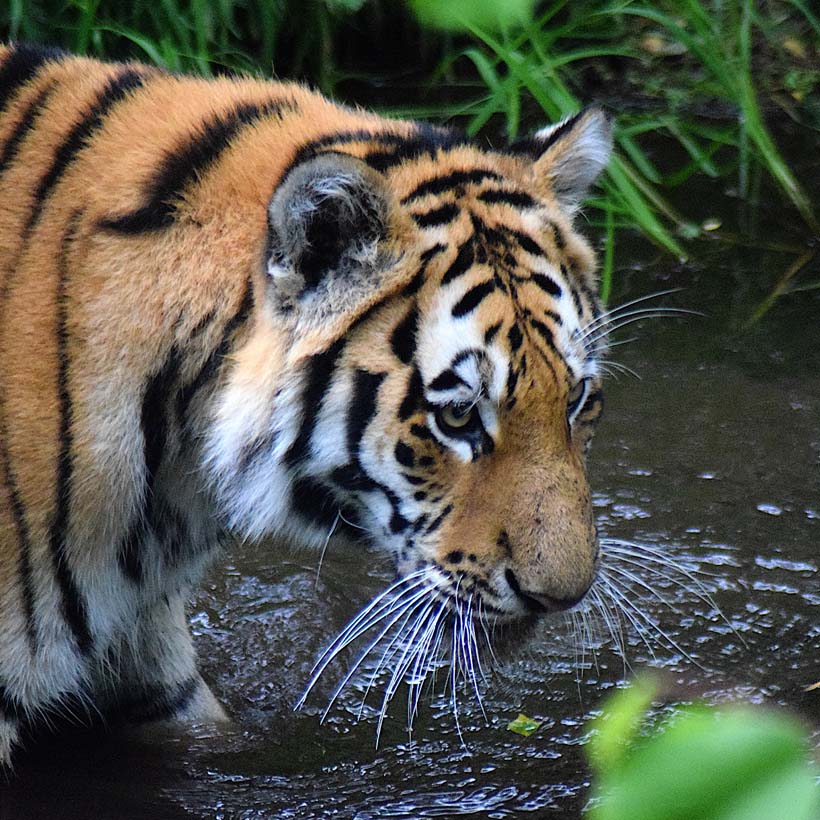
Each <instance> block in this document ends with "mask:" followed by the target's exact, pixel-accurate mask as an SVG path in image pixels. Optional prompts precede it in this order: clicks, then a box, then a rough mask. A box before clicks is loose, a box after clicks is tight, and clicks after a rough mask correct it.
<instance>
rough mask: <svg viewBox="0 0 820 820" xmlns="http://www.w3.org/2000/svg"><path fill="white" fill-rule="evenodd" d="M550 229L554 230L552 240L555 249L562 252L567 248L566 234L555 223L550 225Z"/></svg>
mask: <svg viewBox="0 0 820 820" xmlns="http://www.w3.org/2000/svg"><path fill="white" fill-rule="evenodd" d="M549 226H550V228H551V229H552V240H553V242H555V247H556V248H557V249H558V250H559V251H562V250H564V248H565V247H566V246H567V240H566V239H564V234H563V233H562V232H561V229H560V228H559V227H558V226H557V225H556V224H555V223H554V222H550V223H549Z"/></svg>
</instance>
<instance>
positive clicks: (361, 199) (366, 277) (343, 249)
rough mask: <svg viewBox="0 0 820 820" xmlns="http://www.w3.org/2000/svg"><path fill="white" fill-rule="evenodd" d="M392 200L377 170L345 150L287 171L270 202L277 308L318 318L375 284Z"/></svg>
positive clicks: (385, 257) (270, 268)
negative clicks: (345, 152)
mask: <svg viewBox="0 0 820 820" xmlns="http://www.w3.org/2000/svg"><path fill="white" fill-rule="evenodd" d="M391 210H392V199H391V196H390V194H389V192H388V190H387V187H386V185H385V183H384V180H383V179H382V178H381V177H380V176H379V174H378V173H377V172H375V171H373V170H372V169H371V168H369V167H368V166H367V165H365V164H364V163H363V162H362V161H361V160H358V159H356V158H354V157H351V156H348V155H346V154H339V153H332V152H329V153H324V154H320V155H319V156H317V157H314V158H313V159H310V160H307V161H306V162H303V163H301V164H300V165H298V166H297V167H296V168H295V169H294V170H292V171H291V172H290V173H289V174H288V175H287V177H286V178H285V180H284V181H283V182H282V184H281V185H280V186H279V188H278V189H277V190H276V193H275V194H274V195H273V198H272V199H271V202H270V205H269V207H268V255H267V260H266V264H267V272H268V274H269V275H270V277H271V281H272V283H273V287H274V291H275V296H276V301H277V303H278V307H279V308H280V309H282V310H283V311H284V312H292V311H295V312H296V313H297V315H299V317H300V318H307V319H314V320H316V321H321V320H322V319H323V318H328V317H329V316H330V315H331V314H335V313H342V312H344V311H345V310H349V309H350V308H352V307H354V306H355V304H356V302H358V301H361V300H362V299H364V298H366V297H367V296H368V295H369V294H370V293H372V292H373V291H374V290H376V289H377V288H378V287H379V285H380V272H382V271H384V270H385V269H386V268H388V267H390V265H391V264H392V262H393V261H394V260H393V259H392V255H391V254H390V253H389V251H388V250H387V242H386V240H387V239H388V233H389V224H390V214H391Z"/></svg>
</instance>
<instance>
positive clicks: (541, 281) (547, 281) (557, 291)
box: [530, 273, 563, 299]
mask: <svg viewBox="0 0 820 820" xmlns="http://www.w3.org/2000/svg"><path fill="white" fill-rule="evenodd" d="M530 278H531V279H532V281H533V282H535V284H536V285H538V287H539V288H541V290H543V291H545V292H546V293H548V294H549V295H550V296H554V297H555V298H556V299H557V298H558V297H560V296H561V294H562V293H563V291H562V290H561V286H560V285H559V284H558V283H557V282H556V281H555V280H554V279H552V278H551V277H549V276H547V275H546V274H543V273H533V274H532V276H531V277H530Z"/></svg>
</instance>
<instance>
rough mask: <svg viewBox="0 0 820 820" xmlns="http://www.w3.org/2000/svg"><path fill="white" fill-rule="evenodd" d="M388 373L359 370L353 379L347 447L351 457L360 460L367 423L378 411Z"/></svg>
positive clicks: (348, 417)
mask: <svg viewBox="0 0 820 820" xmlns="http://www.w3.org/2000/svg"><path fill="white" fill-rule="evenodd" d="M386 376H387V374H386V373H371V372H369V371H367V370H357V371H356V376H355V378H354V380H353V395H352V397H351V399H350V410H349V413H348V416H347V449H348V452H349V454H350V458H352V459H355V460H356V461H357V462H358V460H359V445H360V444H361V440H362V437H363V436H364V432H365V430H366V429H367V425H368V424H370V422H371V420H372V419H373V416H374V415H375V413H376V398H377V396H378V392H379V387H380V386H381V383H382V382H383V381H384V379H385V377H386Z"/></svg>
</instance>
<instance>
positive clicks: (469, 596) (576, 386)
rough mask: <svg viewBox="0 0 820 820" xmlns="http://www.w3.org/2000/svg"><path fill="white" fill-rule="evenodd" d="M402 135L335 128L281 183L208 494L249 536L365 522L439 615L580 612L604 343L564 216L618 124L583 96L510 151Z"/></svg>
mask: <svg viewBox="0 0 820 820" xmlns="http://www.w3.org/2000/svg"><path fill="white" fill-rule="evenodd" d="M388 136H390V135H388ZM410 141H411V137H408V136H407V135H393V136H391V138H390V139H388V138H387V137H386V136H384V135H383V134H382V135H377V136H366V135H358V136H357V137H356V138H355V139H353V138H351V139H344V140H342V139H341V138H340V139H339V140H338V142H337V143H334V141H333V140H332V139H328V140H325V141H324V142H323V143H322V144H321V145H320V146H319V148H317V150H315V151H314V152H313V153H311V154H309V155H305V156H302V157H300V158H299V161H298V162H294V164H293V165H292V166H291V167H290V168H289V170H288V172H287V173H286V174H285V175H284V178H283V179H282V180H281V182H280V183H279V185H278V186H277V188H276V191H275V192H274V194H273V196H272V199H271V201H270V204H269V207H268V237H267V245H266V249H265V256H264V260H263V264H262V265H261V266H260V272H259V275H258V282H257V293H258V294H259V296H258V298H257V300H256V301H257V314H258V315H257V316H256V319H255V324H254V329H253V331H252V332H251V334H250V336H249V338H248V341H247V342H246V344H245V345H244V346H243V347H242V348H241V349H240V350H239V351H237V353H236V355H235V356H234V357H233V358H234V361H233V363H232V370H231V372H230V376H229V378H228V379H227V382H226V384H225V386H224V388H223V390H222V392H221V394H220V396H219V398H218V402H217V404H216V411H215V413H214V419H213V425H212V428H211V431H210V433H209V440H208V459H209V462H208V463H209V467H210V469H211V474H212V475H213V476H214V477H215V485H216V494H217V501H218V504H219V506H220V509H221V511H222V513H223V516H224V518H225V519H226V520H227V522H228V524H229V525H230V526H231V527H232V528H233V529H235V530H237V531H239V532H240V533H242V534H244V535H245V536H249V537H257V536H260V535H263V534H266V533H269V532H272V531H280V532H281V531H284V532H285V534H286V535H287V536H289V537H290V538H292V539H294V540H297V541H301V542H304V541H309V542H310V543H314V544H321V543H322V542H325V541H326V540H327V538H328V537H329V535H330V534H331V533H334V534H338V533H341V532H344V531H345V530H347V531H349V532H352V533H353V534H354V535H360V536H364V537H366V538H367V539H369V540H370V541H371V542H372V543H373V544H375V545H377V546H378V547H380V548H383V549H385V550H388V551H389V552H390V553H391V554H392V555H393V556H395V561H396V565H397V567H398V572H399V577H400V581H399V585H398V586H397V589H401V590H402V593H401V594H406V595H408V596H410V595H413V596H416V597H414V598H413V600H414V601H416V602H418V606H422V605H423V606H426V607H428V610H429V611H430V612H432V611H433V607H436V611H442V612H447V611H451V610H452V611H454V610H458V611H459V612H461V611H463V610H464V608H465V607H469V608H470V612H471V613H472V614H473V615H480V616H482V617H484V618H486V619H488V620H491V621H494V622H500V623H512V622H516V621H519V620H521V619H523V618H526V617H530V618H531V616H532V615H533V613H543V612H549V611H555V610H561V609H565V608H568V607H571V606H572V605H574V604H575V603H577V602H578V601H579V600H580V599H581V598H583V596H584V595H585V593H586V592H587V590H588V589H589V587H590V585H591V584H592V582H593V579H594V577H595V573H596V562H597V558H598V544H597V538H596V532H595V526H594V521H593V514H592V506H591V498H590V491H589V487H588V484H587V478H586V473H585V467H584V456H585V452H586V450H587V448H588V446H589V443H590V440H591V437H592V430H593V426H594V423H595V421H596V420H597V418H598V416H599V414H600V412H601V407H602V397H601V386H600V372H599V365H598V355H599V353H600V349H601V347H602V344H603V342H602V341H601V330H602V328H601V324H600V322H599V321H598V316H599V310H598V299H597V295H596V279H595V275H594V258H593V254H592V251H591V249H590V247H589V246H588V244H587V243H586V242H585V241H584V239H583V238H581V237H580V236H579V234H577V233H576V232H575V230H574V229H573V224H572V221H573V216H574V215H575V213H576V212H577V210H578V208H579V206H580V203H581V201H582V199H583V198H584V196H585V195H586V193H587V191H588V189H589V186H590V185H591V184H592V182H593V181H594V180H595V178H596V177H597V176H598V175H599V173H600V172H601V170H602V169H603V167H604V165H605V164H606V162H607V159H608V156H609V153H610V147H611V137H610V127H609V124H608V122H607V119H606V117H605V116H604V115H603V113H602V112H601V111H600V110H598V109H595V108H593V109H588V110H586V111H584V112H582V113H581V114H579V115H577V116H575V117H572V118H570V119H569V120H566V121H564V122H562V123H560V124H558V125H555V126H553V127H551V128H547V129H544V130H543V131H541V132H539V133H537V134H536V135H535V136H534V137H533V138H531V139H529V140H527V141H526V142H525V143H523V144H520V145H518V146H514V147H513V148H511V149H509V150H508V151H507V152H503V153H502V152H490V151H484V150H481V149H480V148H478V147H475V146H474V145H469V144H466V143H460V142H458V141H454V142H453V143H452V144H450V145H446V144H437V145H436V144H434V145H433V147H429V145H428V149H427V150H426V151H419V150H418V149H417V148H414V149H413V150H412V151H410V150H407V151H405V153H404V155H402V153H401V152H402V146H404V145H406V144H407V143H408V142H410ZM374 146H375V147H374ZM380 152H381V154H380ZM391 152H392V153H391ZM395 155H398V156H399V160H395V161H390V157H391V156H395ZM384 156H387V161H385V160H384V159H383V158H384ZM417 611H418V612H421V610H420V609H418V610H417ZM419 628H420V627H419Z"/></svg>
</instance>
